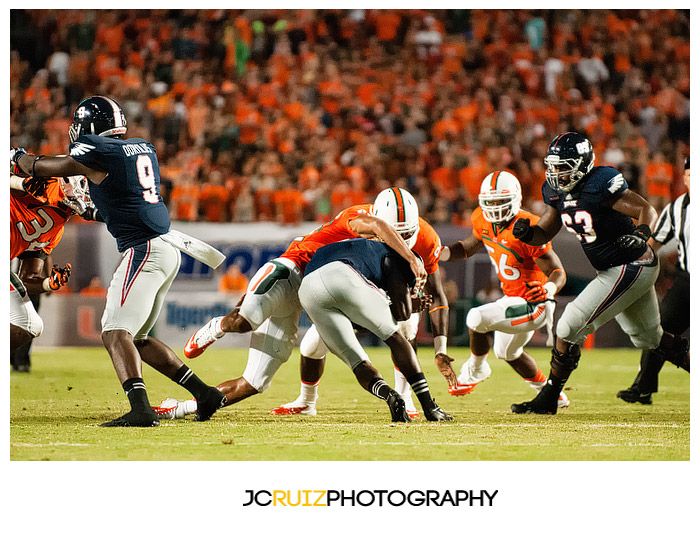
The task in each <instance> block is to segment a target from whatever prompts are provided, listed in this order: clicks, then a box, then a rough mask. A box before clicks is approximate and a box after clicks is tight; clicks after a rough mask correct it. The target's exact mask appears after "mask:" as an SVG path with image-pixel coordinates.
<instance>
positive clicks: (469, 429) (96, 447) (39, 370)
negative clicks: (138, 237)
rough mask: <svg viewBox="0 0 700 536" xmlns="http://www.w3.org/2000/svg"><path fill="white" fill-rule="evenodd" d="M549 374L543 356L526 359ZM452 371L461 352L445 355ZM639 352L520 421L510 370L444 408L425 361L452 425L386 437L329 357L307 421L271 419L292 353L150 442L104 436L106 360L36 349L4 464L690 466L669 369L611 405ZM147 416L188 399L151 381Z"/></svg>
mask: <svg viewBox="0 0 700 536" xmlns="http://www.w3.org/2000/svg"><path fill="white" fill-rule="evenodd" d="M369 351H370V356H371V358H372V361H373V363H374V364H375V366H377V368H378V369H379V370H380V371H381V372H382V373H383V374H384V376H385V378H387V380H388V381H389V383H390V384H392V383H393V372H392V366H391V362H390V360H389V356H388V352H387V351H386V350H385V349H379V348H370V349H369ZM532 354H533V355H534V356H535V359H537V361H538V363H539V364H540V367H541V368H542V369H543V371H544V372H545V374H546V373H547V372H548V371H549V366H548V362H549V352H548V350H546V349H533V350H532ZM450 355H451V356H452V357H454V358H455V359H456V363H455V365H456V366H455V369H456V370H458V367H459V366H461V364H462V363H463V362H464V360H465V359H466V355H467V349H464V348H453V349H451V352H450ZM638 356H639V354H638V352H637V351H634V350H628V349H605V350H603V349H598V350H591V351H584V355H583V357H582V359H581V364H580V365H579V368H578V369H577V370H576V371H575V372H574V374H573V375H572V378H571V380H570V382H569V384H568V385H567V391H566V392H567V394H568V396H569V398H570V399H571V401H572V403H571V407H570V408H568V409H566V410H562V411H560V412H559V413H558V414H557V415H554V416H551V415H548V416H540V415H514V414H512V413H511V412H510V409H509V408H510V404H511V403H513V402H522V401H524V400H530V399H531V398H532V397H533V395H534V391H532V390H531V389H530V388H529V387H527V385H525V383H524V382H523V381H522V380H521V379H520V378H519V377H518V376H517V375H516V374H515V372H513V371H512V370H511V369H510V367H509V366H508V365H507V364H506V363H504V362H501V361H498V360H496V359H494V358H493V356H491V357H490V358H489V362H490V364H491V367H492V369H493V374H492V376H491V378H490V379H488V380H487V381H485V382H484V383H483V384H482V385H480V386H478V387H477V388H476V389H475V391H474V392H473V393H472V394H470V395H467V396H464V397H452V396H450V395H448V394H447V388H446V384H445V382H444V380H443V379H442V377H441V376H440V375H439V373H438V372H437V371H436V369H435V367H434V365H433V363H432V349H429V348H425V349H421V350H420V351H419V357H420V360H421V363H422V366H423V369H424V370H425V371H426V375H427V377H428V381H429V382H430V385H431V389H432V392H433V396H434V397H435V398H436V399H437V401H438V403H439V404H440V405H441V406H442V407H443V408H444V409H445V410H447V411H448V412H449V413H451V414H452V415H453V416H454V418H455V419H454V422H451V423H428V422H426V421H425V419H423V418H422V417H421V419H419V420H417V421H414V422H412V423H410V424H392V423H391V422H390V417H389V411H388V409H387V407H386V405H385V403H384V402H382V401H380V400H379V399H376V398H374V397H373V396H371V395H370V394H369V393H367V392H365V391H364V390H362V388H361V387H360V386H359V385H358V384H357V383H356V382H355V378H354V376H353V375H352V373H351V372H350V370H349V369H348V368H347V367H346V366H345V365H344V364H342V363H341V362H340V360H339V359H337V358H335V357H334V356H329V359H328V362H327V365H326V373H325V375H324V378H323V380H322V382H321V387H320V399H319V402H318V410H319V414H318V415H317V416H315V417H304V416H302V417H300V416H293V417H273V416H271V415H269V410H270V409H271V408H273V407H276V406H277V405H279V404H281V403H284V402H288V401H290V400H293V399H294V398H296V396H297V394H298V389H299V376H298V369H299V358H298V352H295V354H294V355H293V356H292V357H291V358H290V360H289V362H288V363H287V364H286V365H284V366H283V367H282V369H281V370H280V371H279V373H278V375H277V376H276V377H275V379H274V381H273V384H272V387H270V389H269V390H268V391H266V392H265V393H263V394H262V395H258V396H255V397H252V398H250V399H248V400H245V401H243V402H241V403H240V404H238V405H234V406H231V407H228V408H225V409H223V410H221V411H219V412H218V413H217V414H216V415H215V416H214V418H213V419H212V420H211V421H209V422H205V423H199V422H194V421H193V420H192V419H191V418H190V419H187V420H181V421H164V422H163V423H162V424H161V426H160V427H157V428H152V429H119V428H109V429H106V428H100V427H99V426H98V425H99V424H100V423H102V422H104V421H107V420H110V419H112V418H114V417H117V416H118V415H121V414H122V413H124V412H126V411H127V410H128V402H127V400H126V397H125V396H124V393H123V392H122V390H121V387H120V385H119V382H118V381H117V378H116V375H115V374H114V371H113V369H112V366H111V361H110V360H109V357H108V355H107V353H106V352H105V351H104V350H103V349H101V348H99V349H98V348H95V349H93V348H55V349H43V348H37V349H35V351H34V353H33V356H32V372H31V373H29V374H18V373H13V374H11V378H10V388H11V405H10V459H11V460H689V459H690V395H689V392H690V379H689V375H688V374H687V373H686V372H684V371H681V370H679V369H676V368H675V367H673V366H669V365H667V366H666V367H665V368H664V370H663V372H662V374H661V381H660V384H661V392H660V393H658V394H656V395H655V396H654V403H653V405H651V406H642V405H639V404H635V405H630V404H626V403H624V402H622V401H621V400H619V399H617V398H616V397H615V393H616V392H617V391H618V390H619V389H621V388H624V387H627V386H628V385H629V384H630V383H631V381H632V379H633V378H634V375H635V374H636V370H637V365H638V363H639V357H638ZM187 364H188V365H190V366H191V368H192V369H193V370H194V371H195V372H196V373H197V374H198V375H199V376H200V377H201V378H202V379H203V380H205V381H206V382H208V383H211V384H217V383H220V382H221V381H224V380H227V379H231V378H235V377H237V376H240V374H241V373H242V371H243V368H244V367H245V352H244V351H243V350H232V351H230V350H220V349H216V347H214V348H212V349H210V350H209V351H207V353H206V354H204V355H203V356H201V357H200V358H198V359H196V360H194V361H188V363H187ZM144 378H145V380H146V384H147V387H148V390H149V396H150V398H151V402H152V403H157V402H159V401H160V399H161V398H165V397H166V396H172V397H175V398H180V399H184V398H189V395H188V393H187V392H186V391H185V390H183V389H182V388H180V387H179V386H176V385H175V384H173V383H172V382H170V381H169V380H167V379H165V378H164V377H162V376H160V375H159V374H157V373H155V372H154V371H152V370H151V369H148V368H147V367H146V368H145V370H144Z"/></svg>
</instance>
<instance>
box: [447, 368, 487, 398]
mask: <svg viewBox="0 0 700 536" xmlns="http://www.w3.org/2000/svg"><path fill="white" fill-rule="evenodd" d="M489 376H491V367H490V366H489V364H488V363H487V362H486V361H484V362H483V363H482V364H481V366H480V367H478V368H476V367H474V362H473V361H472V360H471V359H469V360H467V362H466V363H465V364H464V365H462V370H461V372H460V374H459V376H458V377H457V385H456V386H454V387H453V386H450V387H448V388H447V392H448V393H450V394H451V395H452V396H463V395H467V394H469V393H471V392H472V391H473V390H474V388H475V387H476V386H477V384H479V383H481V382H483V381H484V380H485V379H487V378H488V377H489Z"/></svg>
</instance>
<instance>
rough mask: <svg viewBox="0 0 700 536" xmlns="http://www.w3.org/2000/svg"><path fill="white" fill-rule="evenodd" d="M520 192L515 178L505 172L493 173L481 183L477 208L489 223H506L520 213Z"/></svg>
mask: <svg viewBox="0 0 700 536" xmlns="http://www.w3.org/2000/svg"><path fill="white" fill-rule="evenodd" d="M522 199H523V196H522V190H521V188H520V182H519V181H518V179H517V177H516V176H515V175H513V174H512V173H508V172H507V171H494V172H493V173H490V174H489V175H487V177H486V178H485V179H484V180H483V181H482V182H481V189H480V191H479V206H480V207H481V212H482V214H483V215H484V219H485V220H486V221H487V222H489V223H506V222H509V221H511V220H512V219H513V218H515V217H516V216H517V215H518V212H520V206H521V203H522Z"/></svg>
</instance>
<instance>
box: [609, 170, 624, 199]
mask: <svg viewBox="0 0 700 536" xmlns="http://www.w3.org/2000/svg"><path fill="white" fill-rule="evenodd" d="M624 184H625V179H624V178H622V173H618V174H617V175H615V176H614V177H613V178H612V179H610V180H609V181H608V190H609V191H610V193H611V194H614V193H615V192H617V191H618V190H619V189H620V188H622V187H623V186H624Z"/></svg>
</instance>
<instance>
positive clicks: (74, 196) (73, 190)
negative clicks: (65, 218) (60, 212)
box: [60, 175, 93, 214]
mask: <svg viewBox="0 0 700 536" xmlns="http://www.w3.org/2000/svg"><path fill="white" fill-rule="evenodd" d="M60 184H61V190H62V191H63V195H64V196H65V198H64V199H63V201H62V202H63V204H64V205H66V206H67V207H69V208H70V209H71V210H72V211H73V212H75V213H76V214H82V213H83V212H85V211H86V210H87V209H88V208H89V207H92V206H93V204H92V200H91V199H90V190H89V188H88V183H87V179H86V178H85V177H84V176H83V175H73V176H71V177H63V178H62V179H61V180H60Z"/></svg>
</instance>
